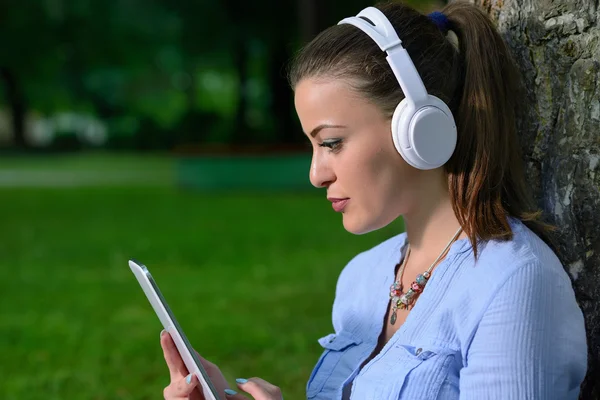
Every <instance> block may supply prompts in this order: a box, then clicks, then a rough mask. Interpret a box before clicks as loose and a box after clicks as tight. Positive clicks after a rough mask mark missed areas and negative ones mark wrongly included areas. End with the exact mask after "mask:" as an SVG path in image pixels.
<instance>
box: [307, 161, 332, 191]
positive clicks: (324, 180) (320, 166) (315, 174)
mask: <svg viewBox="0 0 600 400" xmlns="http://www.w3.org/2000/svg"><path fill="white" fill-rule="evenodd" d="M334 181H335V174H334V173H333V168H331V165H330V164H329V162H328V160H327V157H323V156H322V155H321V154H319V153H313V156H312V161H311V163H310V183H311V184H312V185H313V186H314V187H316V188H323V187H328V186H329V185H331V184H332V183H333V182H334Z"/></svg>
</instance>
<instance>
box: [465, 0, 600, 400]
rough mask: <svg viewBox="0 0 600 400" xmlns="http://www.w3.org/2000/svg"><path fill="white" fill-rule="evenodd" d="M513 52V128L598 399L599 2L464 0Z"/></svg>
mask: <svg viewBox="0 0 600 400" xmlns="http://www.w3.org/2000/svg"><path fill="white" fill-rule="evenodd" d="M471 1H473V2H475V3H476V4H479V5H481V6H483V7H484V8H485V9H486V10H487V11H488V13H489V14H490V15H491V16H492V18H493V19H494V21H495V22H496V23H497V26H498V29H499V31H500V32H501V34H502V35H503V36H504V38H505V40H506V41H507V42H508V44H509V45H510V47H511V48H512V50H513V53H514V55H515V57H516V59H517V61H518V63H519V66H520V68H521V70H522V72H523V74H524V79H525V85H526V87H527V91H528V93H527V96H528V98H527V100H528V104H531V105H533V107H531V109H530V110H529V114H528V115H526V116H525V117H524V118H523V120H522V121H521V123H520V125H521V126H520V133H521V139H522V146H523V149H524V154H525V158H526V162H527V173H528V179H529V183H530V184H531V187H532V188H533V189H534V193H535V196H536V199H537V200H538V205H539V206H540V207H541V208H542V209H543V211H544V212H545V214H546V216H548V217H549V219H550V220H551V222H552V223H554V224H556V225H557V226H558V227H559V235H558V236H559V237H558V248H559V253H560V254H559V257H560V258H561V260H562V262H563V264H564V265H565V267H566V270H567V272H568V273H569V274H570V276H571V278H572V279H573V284H574V288H575V292H576V295H577V300H578V302H579V304H580V306H581V308H582V310H583V312H584V314H585V319H586V328H587V338H588V345H589V355H588V356H589V364H588V374H587V377H586V380H585V382H584V383H583V385H582V392H581V396H580V398H581V399H586V400H587V399H600V171H599V167H600V129H599V128H600V21H599V18H598V16H599V15H600V14H599V13H598V0H471Z"/></svg>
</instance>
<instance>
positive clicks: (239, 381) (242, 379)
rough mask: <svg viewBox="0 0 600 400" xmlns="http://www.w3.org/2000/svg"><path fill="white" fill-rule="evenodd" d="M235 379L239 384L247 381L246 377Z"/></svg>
mask: <svg viewBox="0 0 600 400" xmlns="http://www.w3.org/2000/svg"><path fill="white" fill-rule="evenodd" d="M235 381H236V382H237V383H239V384H244V383H246V382H248V379H244V378H237V379H236V380H235Z"/></svg>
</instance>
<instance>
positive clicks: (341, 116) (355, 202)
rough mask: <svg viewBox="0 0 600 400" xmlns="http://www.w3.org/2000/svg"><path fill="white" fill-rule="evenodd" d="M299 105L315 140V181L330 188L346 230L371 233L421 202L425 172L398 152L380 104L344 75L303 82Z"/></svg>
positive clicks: (312, 171) (298, 89)
mask: <svg viewBox="0 0 600 400" xmlns="http://www.w3.org/2000/svg"><path fill="white" fill-rule="evenodd" d="M295 105H296V111H297V113H298V117H299V118H300V123H301V124H302V129H303V130H304V132H305V133H306V135H307V136H308V137H309V139H310V141H311V143H312V145H313V157H312V163H311V169H310V181H311V183H312V184H313V185H314V186H315V187H318V188H326V190H327V198H328V199H329V200H330V201H332V205H333V208H334V209H335V210H336V211H340V212H342V215H343V220H344V221H343V223H344V228H345V229H346V230H348V231H349V232H351V233H354V234H363V233H367V232H371V231H373V230H376V229H380V228H382V227H384V226H386V225H388V224H389V223H391V222H392V221H394V220H395V219H396V218H398V217H399V216H400V215H403V214H406V213H408V212H411V211H412V210H414V209H415V207H417V206H418V203H419V197H420V195H421V194H424V193H423V192H424V191H423V189H424V188H423V187H422V186H423V179H422V178H423V177H422V173H423V171H419V170H417V169H415V168H413V167H412V166H410V165H409V164H407V163H406V162H405V161H404V160H403V159H402V157H401V156H400V154H398V152H397V151H396V149H395V147H394V143H393V141H392V135H391V125H390V119H389V118H387V117H386V116H385V115H384V114H383V113H382V112H381V111H380V109H379V108H377V107H376V106H375V105H374V104H372V103H370V102H368V101H367V100H366V99H365V98H363V97H361V96H360V95H358V94H357V93H356V92H355V91H353V90H352V89H351V88H350V87H349V86H348V85H347V84H346V83H345V82H344V81H342V80H339V79H329V80H327V79H320V80H315V79H304V80H302V81H300V82H299V83H298V85H297V86H296V90H295Z"/></svg>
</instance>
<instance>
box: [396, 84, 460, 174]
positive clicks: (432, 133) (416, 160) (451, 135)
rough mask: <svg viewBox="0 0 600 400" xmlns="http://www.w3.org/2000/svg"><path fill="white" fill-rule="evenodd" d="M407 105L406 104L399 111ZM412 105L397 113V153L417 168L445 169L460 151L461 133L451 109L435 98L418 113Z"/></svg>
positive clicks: (397, 110)
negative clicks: (458, 143)
mask: <svg viewBox="0 0 600 400" xmlns="http://www.w3.org/2000/svg"><path fill="white" fill-rule="evenodd" d="M403 102H405V100H403V101H402V102H401V103H400V105H399V106H398V107H400V106H401V105H402V103H403ZM411 108H412V107H411V106H410V105H406V106H404V107H403V108H402V109H400V110H399V109H398V108H397V109H396V112H394V117H393V118H392V125H393V127H394V125H395V128H396V129H395V130H393V132H397V133H396V135H397V136H398V137H397V139H396V138H394V144H395V145H396V149H397V150H398V152H399V153H400V155H402V157H403V158H404V160H405V161H406V162H407V163H408V164H410V165H412V166H413V167H415V168H418V169H422V170H428V169H434V168H438V167H441V166H442V165H444V164H445V163H446V162H448V160H449V159H450V157H452V154H453V153H454V149H455V148H456V140H457V132H456V124H455V122H454V117H453V116H452V112H451V111H450V109H449V108H448V106H447V105H446V104H445V103H444V102H443V101H441V100H440V99H438V98H437V97H435V96H429V98H428V104H427V105H425V106H423V107H420V108H419V109H417V110H416V111H412V110H411Z"/></svg>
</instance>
